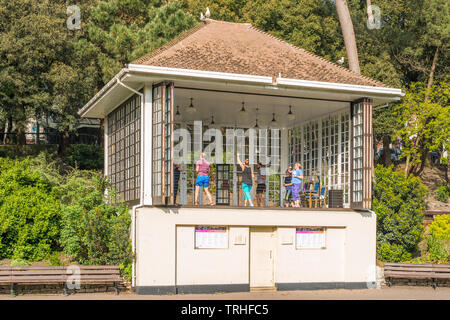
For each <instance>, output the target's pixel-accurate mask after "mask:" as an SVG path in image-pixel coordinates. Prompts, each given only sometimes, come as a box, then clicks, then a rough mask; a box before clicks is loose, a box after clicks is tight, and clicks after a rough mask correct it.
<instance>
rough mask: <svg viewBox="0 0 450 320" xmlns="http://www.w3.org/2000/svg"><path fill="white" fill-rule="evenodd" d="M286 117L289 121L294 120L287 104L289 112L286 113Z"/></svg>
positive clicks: (293, 115)
mask: <svg viewBox="0 0 450 320" xmlns="http://www.w3.org/2000/svg"><path fill="white" fill-rule="evenodd" d="M287 119H288V120H289V121H292V120H295V114H293V113H292V110H291V106H289V112H288V114H287Z"/></svg>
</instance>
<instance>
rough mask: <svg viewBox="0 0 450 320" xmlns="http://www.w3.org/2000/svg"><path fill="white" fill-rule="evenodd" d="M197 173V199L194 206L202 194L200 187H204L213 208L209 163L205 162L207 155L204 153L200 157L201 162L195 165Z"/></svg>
mask: <svg viewBox="0 0 450 320" xmlns="http://www.w3.org/2000/svg"><path fill="white" fill-rule="evenodd" d="M195 171H196V172H197V180H196V181H195V198H194V204H195V205H197V204H198V196H199V193H200V187H203V188H204V190H205V193H206V196H207V197H208V200H209V205H211V206H213V205H214V203H213V201H212V197H211V193H210V192H209V190H208V187H209V162H208V161H206V160H205V153H204V152H202V153H201V155H200V160H198V161H197V162H196V163H195Z"/></svg>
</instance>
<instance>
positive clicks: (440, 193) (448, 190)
mask: <svg viewBox="0 0 450 320" xmlns="http://www.w3.org/2000/svg"><path fill="white" fill-rule="evenodd" d="M449 197H450V187H449V186H447V184H442V185H440V186H439V187H438V188H437V190H436V199H437V200H439V201H441V202H447V199H448V198H449Z"/></svg>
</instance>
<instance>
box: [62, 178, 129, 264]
mask: <svg viewBox="0 0 450 320" xmlns="http://www.w3.org/2000/svg"><path fill="white" fill-rule="evenodd" d="M92 174H93V176H92V178H91V179H90V180H88V179H85V178H84V177H83V175H79V174H78V175H77V174H74V175H72V176H71V177H70V178H69V179H68V181H67V183H66V185H65V186H63V188H62V190H63V191H64V194H65V195H64V197H62V202H63V214H62V216H63V217H62V225H63V227H62V230H61V244H62V247H63V249H64V253H66V254H68V255H70V256H71V257H72V258H74V260H75V261H76V262H78V263H80V264H98V265H104V264H117V265H120V264H124V265H127V264H129V263H131V259H132V254H131V240H130V234H129V229H130V225H131V217H130V214H129V211H128V208H127V206H126V205H125V204H124V203H123V202H122V203H119V204H115V203H116V199H115V198H114V197H113V196H110V197H109V198H105V190H106V189H107V187H108V186H109V184H108V182H107V180H106V179H105V177H103V176H100V175H98V174H94V173H91V175H92ZM109 193H110V194H111V195H114V192H111V190H110V191H109Z"/></svg>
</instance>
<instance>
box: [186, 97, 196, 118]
mask: <svg viewBox="0 0 450 320" xmlns="http://www.w3.org/2000/svg"><path fill="white" fill-rule="evenodd" d="M192 100H194V99H193V98H191V104H190V105H189V107H188V108H187V109H186V111H187V112H189V113H190V114H192V113H195V112H197V109H195V107H194V105H193V104H192Z"/></svg>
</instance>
